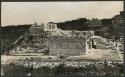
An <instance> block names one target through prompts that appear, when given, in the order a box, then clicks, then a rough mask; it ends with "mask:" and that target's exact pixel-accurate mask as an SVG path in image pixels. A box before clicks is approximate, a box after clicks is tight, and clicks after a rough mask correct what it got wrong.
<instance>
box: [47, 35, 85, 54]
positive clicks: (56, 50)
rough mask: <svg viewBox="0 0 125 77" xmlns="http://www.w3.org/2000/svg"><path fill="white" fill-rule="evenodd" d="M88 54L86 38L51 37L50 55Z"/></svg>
mask: <svg viewBox="0 0 125 77" xmlns="http://www.w3.org/2000/svg"><path fill="white" fill-rule="evenodd" d="M85 52H86V38H84V37H61V36H51V37H50V39H49V54H50V55H81V54H84V53H85Z"/></svg>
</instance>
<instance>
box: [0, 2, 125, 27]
mask: <svg viewBox="0 0 125 77" xmlns="http://www.w3.org/2000/svg"><path fill="white" fill-rule="evenodd" d="M1 11H2V12H1V18H2V19H1V24H2V26H7V25H18V24H32V23H34V22H35V21H36V22H38V23H41V22H43V23H47V22H50V21H52V22H63V21H67V20H73V19H78V18H82V17H86V18H88V19H91V18H99V19H102V18H111V17H113V16H114V15H117V14H119V12H120V11H123V2H122V1H114V2H113V1H100V2H97V1H91V2H90V1H87V2H85V1H83V2H82V1H81V2H2V10H1Z"/></svg>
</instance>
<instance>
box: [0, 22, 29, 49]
mask: <svg viewBox="0 0 125 77" xmlns="http://www.w3.org/2000/svg"><path fill="white" fill-rule="evenodd" d="M30 26H31V24H28V25H27V24H26V25H25V24H24V25H16V26H15V25H11V26H5V27H1V36H0V38H1V46H0V50H1V51H7V50H9V48H10V47H11V46H12V43H13V42H14V41H15V40H16V39H18V38H19V37H20V36H21V35H23V34H24V33H25V32H26V31H28V28H29V27H30Z"/></svg>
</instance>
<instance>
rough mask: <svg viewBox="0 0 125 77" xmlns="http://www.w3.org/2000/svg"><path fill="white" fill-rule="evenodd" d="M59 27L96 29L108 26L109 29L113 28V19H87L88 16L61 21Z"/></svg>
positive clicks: (63, 28)
mask: <svg viewBox="0 0 125 77" xmlns="http://www.w3.org/2000/svg"><path fill="white" fill-rule="evenodd" d="M57 27H58V28H60V29H62V30H79V31H83V30H90V29H92V30H95V29H99V28H102V27H108V28H109V29H111V28H113V26H112V20H111V19H102V20H99V19H92V20H89V19H86V18H79V19H76V20H72V21H66V22H60V23H57Z"/></svg>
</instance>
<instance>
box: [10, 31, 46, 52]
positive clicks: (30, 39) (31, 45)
mask: <svg viewBox="0 0 125 77" xmlns="http://www.w3.org/2000/svg"><path fill="white" fill-rule="evenodd" d="M47 38H48V36H47V33H46V32H44V31H43V32H41V33H39V34H37V35H36V34H35V35H34V34H30V33H26V34H25V35H23V36H22V37H21V38H19V39H18V40H17V41H16V42H15V43H14V48H13V50H11V53H14V54H15V53H19V54H21V53H47V50H48V43H47Z"/></svg>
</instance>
